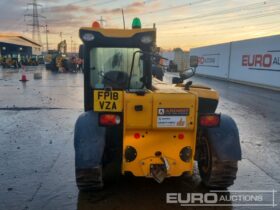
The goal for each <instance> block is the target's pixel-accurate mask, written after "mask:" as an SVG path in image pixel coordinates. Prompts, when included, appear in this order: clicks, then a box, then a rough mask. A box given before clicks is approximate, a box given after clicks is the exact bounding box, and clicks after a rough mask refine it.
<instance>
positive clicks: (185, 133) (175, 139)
mask: <svg viewBox="0 0 280 210" xmlns="http://www.w3.org/2000/svg"><path fill="white" fill-rule="evenodd" d="M94 98H95V101H94V111H97V112H123V158H122V159H123V163H122V172H123V173H125V172H131V173H132V174H133V175H135V176H145V177H151V176H152V175H151V172H150V167H151V165H154V164H164V161H165V164H166V163H167V165H168V170H167V176H180V175H182V173H184V172H189V173H192V171H193V164H194V156H195V146H196V132H197V117H198V98H209V99H214V100H218V98H219V95H218V93H217V92H216V91H215V90H213V89H210V88H207V87H203V86H193V87H192V88H190V90H188V91H186V90H184V88H183V87H180V86H174V85H170V84H167V83H164V82H161V81H159V80H156V79H153V88H152V90H150V91H147V92H146V93H145V94H144V95H141V94H140V95H139V94H138V95H137V94H136V93H131V92H126V91H104V90H95V91H94ZM102 102H105V103H106V102H107V103H108V104H109V103H110V105H109V106H108V107H113V106H112V104H114V103H115V104H117V106H116V107H117V109H110V108H109V109H108V110H106V109H101V107H100V103H102ZM137 107H138V108H139V107H140V109H137ZM166 113H167V115H166ZM182 137H183V138H182ZM130 147H133V148H134V149H135V150H136V153H137V154H136V158H135V160H133V161H127V160H126V158H125V151H126V149H127V148H130ZM186 147H188V148H191V158H190V159H189V160H188V161H183V160H182V158H181V157H180V153H181V151H182V149H183V148H186ZM156 154H160V155H159V156H158V155H156Z"/></svg>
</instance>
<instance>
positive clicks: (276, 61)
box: [242, 50, 280, 71]
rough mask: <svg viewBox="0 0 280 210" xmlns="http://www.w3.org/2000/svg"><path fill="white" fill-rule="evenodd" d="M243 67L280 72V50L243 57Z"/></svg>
mask: <svg viewBox="0 0 280 210" xmlns="http://www.w3.org/2000/svg"><path fill="white" fill-rule="evenodd" d="M242 66H243V67H248V69H251V70H268V71H280V50H272V51H267V53H264V54H246V55H242Z"/></svg>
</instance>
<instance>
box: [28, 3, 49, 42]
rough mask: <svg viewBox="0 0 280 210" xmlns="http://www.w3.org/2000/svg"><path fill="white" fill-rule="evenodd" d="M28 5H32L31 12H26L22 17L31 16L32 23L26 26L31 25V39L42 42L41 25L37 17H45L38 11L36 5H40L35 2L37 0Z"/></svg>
mask: <svg viewBox="0 0 280 210" xmlns="http://www.w3.org/2000/svg"><path fill="white" fill-rule="evenodd" d="M28 6H32V13H26V14H25V15H24V17H31V18H32V23H28V24H27V25H28V26H32V39H33V41H35V42H37V43H39V44H42V40H41V33H40V27H43V25H40V21H39V19H41V18H44V19H45V18H46V17H44V16H42V15H40V14H39V13H38V7H39V6H41V5H40V4H38V3H37V0H33V1H32V2H31V3H28Z"/></svg>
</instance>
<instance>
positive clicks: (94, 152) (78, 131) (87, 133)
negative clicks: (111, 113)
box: [74, 111, 105, 170]
mask: <svg viewBox="0 0 280 210" xmlns="http://www.w3.org/2000/svg"><path fill="white" fill-rule="evenodd" d="M74 147H75V166H76V170H77V169H90V168H97V167H100V166H101V165H102V157H103V152H104V148H105V128H103V127H99V125H98V113H94V112H93V111H88V112H85V113H83V114H81V115H80V116H79V118H78V120H77V121H76V124H75V133H74Z"/></svg>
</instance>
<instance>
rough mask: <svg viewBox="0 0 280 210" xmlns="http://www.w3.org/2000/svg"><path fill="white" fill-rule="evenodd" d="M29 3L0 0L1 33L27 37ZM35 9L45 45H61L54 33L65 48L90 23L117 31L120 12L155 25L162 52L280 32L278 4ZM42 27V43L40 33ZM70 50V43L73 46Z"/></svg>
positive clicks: (137, 3) (227, 0)
mask: <svg viewBox="0 0 280 210" xmlns="http://www.w3.org/2000/svg"><path fill="white" fill-rule="evenodd" d="M30 2H32V0H1V1H0V20H1V24H0V33H2V32H3V33H7V32H13V33H23V34H24V35H25V36H27V37H30V36H31V31H32V27H30V26H29V27H28V26H26V24H28V23H31V18H30V17H28V16H26V17H25V18H24V14H31V13H32V7H31V6H27V4H28V3H30ZM38 3H39V4H41V5H42V7H39V9H38V11H39V13H40V14H41V15H42V16H45V17H46V19H40V23H41V24H42V25H45V24H46V23H47V24H48V26H49V31H50V44H51V47H53V48H54V47H55V46H56V45H57V43H58V42H59V41H60V39H61V38H60V36H59V33H60V32H62V38H63V39H66V40H67V42H68V46H69V49H70V39H71V38H70V37H71V36H72V39H73V42H75V43H76V45H77V46H78V44H80V41H79V38H78V30H79V28H80V27H82V26H90V25H91V23H92V21H94V20H96V19H100V18H101V16H102V17H103V19H105V20H106V22H105V27H114V28H121V27H122V17H121V10H120V8H123V9H124V12H125V20H126V26H127V27H130V26H131V21H132V19H133V17H136V16H138V17H139V18H140V19H141V20H142V24H143V26H144V27H152V25H153V23H156V26H157V29H158V33H157V36H158V39H157V42H158V46H160V47H162V48H165V49H172V48H175V47H181V48H183V49H185V50H188V49H189V48H193V47H198V46H204V45H210V44H217V43H223V42H228V41H234V40H241V39H248V38H254V37H261V36H269V35H274V34H279V33H280V24H279V20H280V1H279V0H267V1H264V0H263V1H261V0H172V1H171V0H38ZM43 30H44V29H43V28H42V34H41V36H42V42H43V43H45V33H44V32H43ZM72 47H73V48H74V44H73V46H72Z"/></svg>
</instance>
